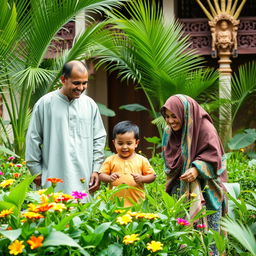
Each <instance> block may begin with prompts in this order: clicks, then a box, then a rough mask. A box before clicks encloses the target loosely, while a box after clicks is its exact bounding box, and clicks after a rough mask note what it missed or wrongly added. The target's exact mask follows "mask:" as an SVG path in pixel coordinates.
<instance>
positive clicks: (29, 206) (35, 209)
mask: <svg viewBox="0 0 256 256" xmlns="http://www.w3.org/2000/svg"><path fill="white" fill-rule="evenodd" d="M28 210H29V211H30V212H36V211H37V206H36V205H35V204H28Z"/></svg>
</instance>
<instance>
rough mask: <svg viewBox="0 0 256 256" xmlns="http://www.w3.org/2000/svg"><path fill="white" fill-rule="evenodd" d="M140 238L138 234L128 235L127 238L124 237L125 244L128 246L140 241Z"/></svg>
mask: <svg viewBox="0 0 256 256" xmlns="http://www.w3.org/2000/svg"><path fill="white" fill-rule="evenodd" d="M138 236H139V235H138V234H132V235H127V236H125V237H124V239H123V243H124V244H126V245H127V244H132V243H134V242H136V241H138V240H140V239H139V238H138Z"/></svg>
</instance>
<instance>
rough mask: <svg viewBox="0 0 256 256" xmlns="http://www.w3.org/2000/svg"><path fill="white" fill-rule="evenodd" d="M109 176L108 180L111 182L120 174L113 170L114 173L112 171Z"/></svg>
mask: <svg viewBox="0 0 256 256" xmlns="http://www.w3.org/2000/svg"><path fill="white" fill-rule="evenodd" d="M109 177H110V182H113V181H115V180H116V179H119V178H120V175H119V174H117V173H115V172H114V173H112V174H111V175H110V176H109Z"/></svg>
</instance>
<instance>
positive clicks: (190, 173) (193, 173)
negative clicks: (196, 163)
mask: <svg viewBox="0 0 256 256" xmlns="http://www.w3.org/2000/svg"><path fill="white" fill-rule="evenodd" d="M198 175H199V173H198V170H197V169H196V167H192V168H190V169H188V170H186V172H185V173H184V174H182V175H181V176H180V179H181V180H183V181H185V182H193V181H194V180H195V179H196V178H197V176H198Z"/></svg>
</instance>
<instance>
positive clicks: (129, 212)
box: [127, 211, 138, 217]
mask: <svg viewBox="0 0 256 256" xmlns="http://www.w3.org/2000/svg"><path fill="white" fill-rule="evenodd" d="M127 214H129V215H130V216H131V217H136V215H137V214H138V213H137V212H131V211H128V212H127Z"/></svg>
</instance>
